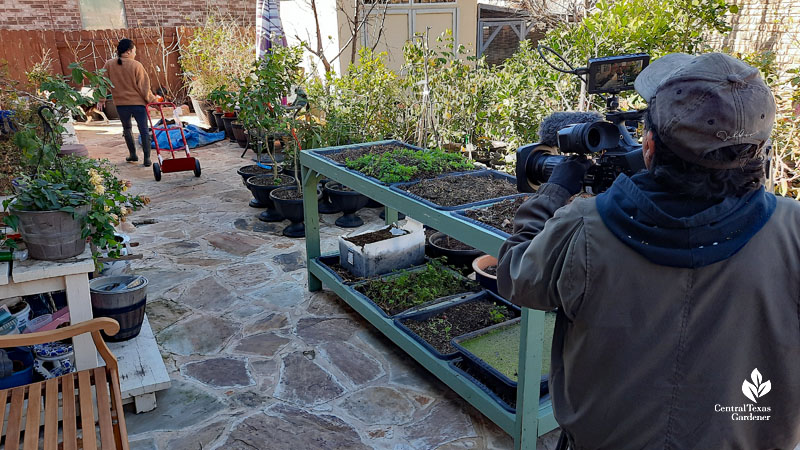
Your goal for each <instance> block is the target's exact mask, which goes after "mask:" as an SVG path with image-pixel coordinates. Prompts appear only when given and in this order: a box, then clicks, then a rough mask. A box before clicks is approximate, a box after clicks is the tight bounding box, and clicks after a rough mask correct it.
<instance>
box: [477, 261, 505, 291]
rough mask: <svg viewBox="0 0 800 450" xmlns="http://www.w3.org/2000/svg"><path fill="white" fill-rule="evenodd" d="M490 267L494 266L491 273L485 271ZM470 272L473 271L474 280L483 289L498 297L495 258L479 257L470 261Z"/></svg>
mask: <svg viewBox="0 0 800 450" xmlns="http://www.w3.org/2000/svg"><path fill="white" fill-rule="evenodd" d="M492 266H494V270H493V271H487V270H486V269H487V268H489V267H492ZM472 270H474V271H475V280H477V281H478V283H480V285H481V286H483V287H484V289H487V290H489V291H492V292H494V293H495V294H497V295H500V294H499V293H498V292H497V258H495V257H494V256H492V255H483V256H479V257H477V258H475V259H474V260H473V261H472Z"/></svg>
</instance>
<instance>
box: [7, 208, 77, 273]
mask: <svg viewBox="0 0 800 450" xmlns="http://www.w3.org/2000/svg"><path fill="white" fill-rule="evenodd" d="M88 212H89V205H83V206H79V207H78V208H76V209H75V218H73V217H72V214H70V213H67V212H63V211H19V210H16V209H14V208H13V206H12V207H11V213H12V214H14V215H16V216H17V217H19V232H20V234H21V235H22V240H23V241H24V242H25V245H26V246H27V247H28V254H29V255H30V257H31V258H34V259H42V260H45V261H56V260H59V259H65V258H71V257H73V256H78V255H80V254H81V253H83V250H84V248H86V239H85V238H83V237H81V234H82V232H83V219H84V217H85V216H86V214H87V213H88Z"/></svg>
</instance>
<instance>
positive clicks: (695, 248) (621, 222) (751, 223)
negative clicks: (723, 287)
mask: <svg viewBox="0 0 800 450" xmlns="http://www.w3.org/2000/svg"><path fill="white" fill-rule="evenodd" d="M775 205H776V199H775V196H774V195H772V194H768V193H767V192H766V191H765V190H764V188H763V187H761V188H759V189H758V190H756V191H754V192H751V193H749V194H747V195H745V196H743V197H727V198H724V199H722V200H721V201H717V202H713V201H707V200H700V199H694V198H691V197H687V196H679V195H676V194H674V193H671V192H669V191H667V190H666V189H665V188H664V187H663V186H661V185H660V184H659V183H658V182H656V181H655V180H654V179H653V178H652V176H651V175H650V174H649V173H641V174H637V175H634V176H633V177H632V178H629V177H627V176H626V175H624V174H622V175H620V176H619V177H618V178H617V179H616V181H614V184H612V186H611V188H609V189H608V190H607V191H606V192H604V193H602V194H600V195H598V196H597V209H598V212H599V213H600V217H601V218H602V219H603V223H605V225H606V227H608V229H609V230H610V231H611V232H612V233H613V234H614V236H616V238H617V239H619V240H620V241H622V242H623V243H624V244H626V245H627V246H629V247H631V248H632V249H633V250H635V251H636V252H637V253H639V254H641V255H642V256H644V257H645V258H647V259H648V260H650V261H652V262H654V263H656V264H660V265H665V266H672V267H687V268H697V267H703V266H707V265H710V264H713V263H715V262H719V261H722V260H724V259H726V258H728V257H730V256H732V255H733V254H735V253H736V252H738V251H739V250H740V249H741V248H742V247H744V246H745V244H747V242H748V241H749V240H750V238H752V237H753V236H754V235H755V234H756V233H757V232H758V231H759V230H760V229H761V228H762V227H763V226H764V224H766V223H767V221H768V220H769V218H770V216H771V215H772V213H773V212H774V211H775Z"/></svg>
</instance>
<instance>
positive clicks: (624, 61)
mask: <svg viewBox="0 0 800 450" xmlns="http://www.w3.org/2000/svg"><path fill="white" fill-rule="evenodd" d="M543 48H544V49H545V50H548V51H550V52H552V53H554V54H555V55H556V56H558V57H559V58H561V59H562V61H564V62H566V61H565V60H564V59H563V57H561V55H559V54H558V53H556V52H555V51H554V50H552V49H550V48H548V47H545V46H541V45H540V46H539V54H540V55H541V56H542V58H544V59H545V62H547V64H549V65H550V66H551V67H553V68H554V69H556V70H558V71H560V72H564V73H570V74H574V75H577V76H578V77H580V78H581V80H582V81H584V82H585V83H586V85H587V92H588V93H590V94H611V95H610V96H608V97H606V99H605V100H606V107H607V108H608V112H607V113H606V114H605V117H604V116H603V115H601V114H599V113H594V112H589V113H586V112H557V113H554V114H552V115H550V116H548V117H547V118H545V119H544V120H543V121H542V123H541V125H540V127H539V137H540V142H538V143H536V144H528V145H524V146H522V147H520V148H519V149H517V167H516V175H517V190H518V191H519V192H533V191H534V190H535V189H536V188H537V187H538V186H539V185H540V184H542V183H544V182H546V181H547V180H548V179H549V178H550V175H551V174H552V173H553V168H554V167H555V166H556V165H557V164H559V163H560V162H561V161H563V160H564V159H565V158H567V157H568V156H565V154H572V155H590V156H592V159H593V164H592V166H591V167H590V168H589V170H588V171H587V172H586V176H585V178H584V180H583V186H584V187H585V188H587V190H588V191H590V192H591V193H593V194H597V193H600V192H603V191H604V190H606V189H608V188H609V187H610V186H611V183H613V182H614V180H615V179H616V178H617V176H618V175H619V174H620V173H625V174H628V175H632V174H634V173H636V172H638V171H639V170H641V169H643V168H644V167H645V166H644V159H643V157H642V146H641V144H639V143H638V142H637V141H636V140H635V139H634V138H633V137H632V136H631V131H635V130H636V128H638V124H639V122H640V121H641V119H642V116H643V111H617V108H618V107H619V99H618V98H617V95H616V94H619V93H620V92H623V91H629V90H633V82H634V80H636V77H637V76H638V75H639V73H641V71H642V70H643V69H644V68H645V67H647V64H648V63H649V62H650V56H648V55H646V54H635V55H622V56H610V57H607V58H593V59H590V60H589V64H588V66H587V67H585V68H578V69H572V70H570V71H566V70H562V69H559V68H557V67H555V66H553V65H552V64H550V62H549V61H547V59H546V58H545V57H544V54H542V49H543ZM567 64H568V63H567ZM570 68H571V67H570ZM583 75H588V80H586V79H584V78H583ZM604 119H605V120H604ZM557 150H558V152H559V153H561V154H556V151H557Z"/></svg>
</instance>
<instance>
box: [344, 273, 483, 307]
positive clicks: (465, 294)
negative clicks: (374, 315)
mask: <svg viewBox="0 0 800 450" xmlns="http://www.w3.org/2000/svg"><path fill="white" fill-rule="evenodd" d="M422 270H425V265H421V266H417V267H412V268H410V269H407V270H403V271H401V272H400V273H393V274H389V275H382V276H380V277H374V278H370V279H369V280H365V281H362V282H360V283H354V284H352V285H350V287H349V288H350V289H351V290H352V291H353V294H355V296H357V297H359V298H361V299H362V300H365V301H366V302H367V303H368V304H370V305H371V306H372V307H373V308H375V309H376V310H377V311H378V313H380V314H381V315H382V316H383V317H387V318H390V317H396V316H400V315H402V314H407V313H410V312H414V311H422V310H425V309H427V308H429V307H431V306H433V305H438V304H440V303H444V302H447V301H451V300H456V299H460V298H467V297H470V296H473V295H475V293H476V292H477V291H469V292H463V293H458V294H453V295H448V296H445V297H439V298H435V299H433V300H431V301H428V302H425V303H422V304H420V305H417V306H413V307H411V308H409V309H406V310H403V311H400V312H398V313H396V314H392V315H389V314H388V313H387V312H386V311H384V310H383V308H381V307H380V306H378V304H377V303H375V302H374V301H372V299H371V298H369V297H367V296H366V295H364V294H362V293H361V292H359V291H358V290H356V288H358V287H360V286H363V285H365V284H367V283H369V282H370V281H372V280H375V279H384V280H386V279H390V278H393V277H398V276H401V275H403V274H405V273H407V272H419V271H422ZM442 270H444V271H447V272H450V273H452V274H453V275H455V276H456V277H457V278H460V279H464V280H466V277H464V276H463V275H461V274H460V273H458V272H457V271H455V270H453V269H450V268H448V267H444V268H442Z"/></svg>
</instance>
